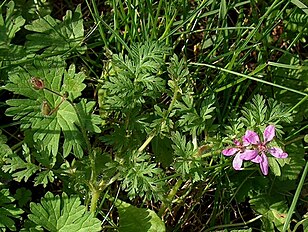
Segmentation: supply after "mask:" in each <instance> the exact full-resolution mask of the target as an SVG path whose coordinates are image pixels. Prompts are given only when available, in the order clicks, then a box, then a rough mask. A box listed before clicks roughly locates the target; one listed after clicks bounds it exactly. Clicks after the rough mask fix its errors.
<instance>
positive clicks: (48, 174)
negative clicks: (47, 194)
mask: <svg viewBox="0 0 308 232" xmlns="http://www.w3.org/2000/svg"><path fill="white" fill-rule="evenodd" d="M53 182H54V173H53V171H51V170H46V171H42V172H40V173H39V174H38V175H37V176H36V177H35V179H34V186H37V185H39V184H42V185H43V187H44V188H46V186H47V184H48V183H53Z"/></svg>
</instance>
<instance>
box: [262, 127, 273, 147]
mask: <svg viewBox="0 0 308 232" xmlns="http://www.w3.org/2000/svg"><path fill="white" fill-rule="evenodd" d="M274 137H275V126H273V125H269V126H267V127H266V128H265V130H264V132H263V138H264V143H267V142H269V141H271V140H272V139H273V138H274Z"/></svg>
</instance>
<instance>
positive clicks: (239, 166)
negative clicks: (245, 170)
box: [232, 153, 243, 170]
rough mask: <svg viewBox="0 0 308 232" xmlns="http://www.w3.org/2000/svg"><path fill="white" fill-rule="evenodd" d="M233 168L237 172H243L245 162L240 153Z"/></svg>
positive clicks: (234, 160) (235, 158)
mask: <svg viewBox="0 0 308 232" xmlns="http://www.w3.org/2000/svg"><path fill="white" fill-rule="evenodd" d="M232 164H233V168H234V169H235V170H241V169H242V164H243V160H242V159H241V157H240V153H238V154H236V156H235V157H234V159H233V163H232Z"/></svg>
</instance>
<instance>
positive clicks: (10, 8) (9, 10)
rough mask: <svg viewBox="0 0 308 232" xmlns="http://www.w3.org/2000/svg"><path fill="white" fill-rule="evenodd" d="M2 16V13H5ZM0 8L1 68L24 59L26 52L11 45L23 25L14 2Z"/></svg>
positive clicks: (19, 47)
mask: <svg viewBox="0 0 308 232" xmlns="http://www.w3.org/2000/svg"><path fill="white" fill-rule="evenodd" d="M3 8H4V9H5V8H6V15H5V16H4V15H3V14H2V13H3V12H5V10H4V9H3ZM3 8H0V60H1V61H4V62H3V63H2V65H3V66H5V65H8V67H9V64H11V63H14V61H18V60H21V59H26V51H25V49H24V48H23V47H22V46H19V45H15V44H12V43H11V41H12V39H13V38H14V37H15V35H16V33H17V32H18V31H19V30H20V29H21V27H22V26H23V25H24V24H25V20H24V19H23V18H22V16H20V15H19V13H18V12H17V11H16V9H15V4H14V1H10V2H8V3H7V4H5V5H4V7H3ZM2 75H3V74H2Z"/></svg>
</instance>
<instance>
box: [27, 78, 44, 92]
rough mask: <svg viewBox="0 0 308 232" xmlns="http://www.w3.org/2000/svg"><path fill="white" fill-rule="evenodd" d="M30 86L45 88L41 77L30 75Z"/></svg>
mask: <svg viewBox="0 0 308 232" xmlns="http://www.w3.org/2000/svg"><path fill="white" fill-rule="evenodd" d="M30 82H31V84H32V87H33V88H34V89H37V90H38V89H44V88H45V84H44V81H43V80H42V79H39V78H38V77H32V78H31V80H30Z"/></svg>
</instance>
